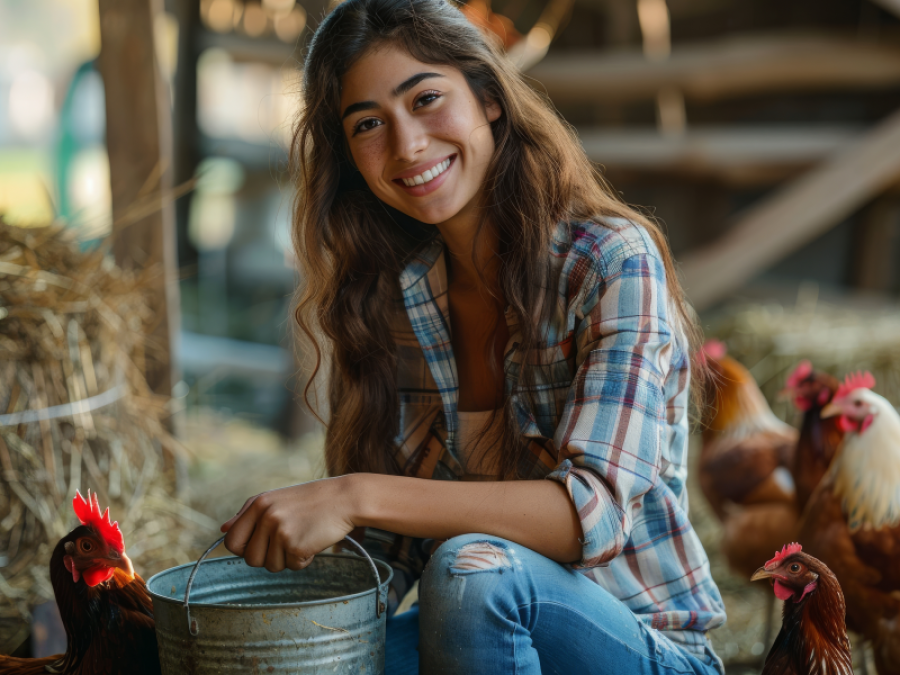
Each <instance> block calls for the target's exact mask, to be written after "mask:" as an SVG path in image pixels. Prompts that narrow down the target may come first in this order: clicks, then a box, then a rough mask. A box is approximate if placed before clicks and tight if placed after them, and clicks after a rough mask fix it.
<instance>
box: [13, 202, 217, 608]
mask: <svg viewBox="0 0 900 675" xmlns="http://www.w3.org/2000/svg"><path fill="white" fill-rule="evenodd" d="M158 273H159V271H158V270H152V269H151V270H147V271H144V272H140V273H132V272H126V271H123V270H120V269H118V268H117V267H116V266H115V265H114V264H113V262H112V260H111V258H110V256H108V255H106V249H105V247H100V248H97V249H94V250H92V251H87V252H85V251H81V250H80V249H79V247H78V245H77V243H76V242H74V241H72V239H71V237H70V236H69V235H67V232H66V231H65V230H63V229H61V228H58V227H53V226H51V227H42V228H29V229H19V228H15V227H11V226H9V225H6V224H4V223H3V222H2V218H0V486H2V489H0V619H7V618H14V617H19V618H27V617H28V613H29V608H30V607H31V606H33V605H34V604H37V603H40V602H44V601H46V600H52V599H53V590H52V587H51V585H50V581H49V571H48V563H49V560H50V554H51V552H52V549H53V547H54V546H55V545H56V543H57V542H58V541H59V539H60V538H61V537H62V536H64V535H65V534H66V533H67V532H69V531H70V530H71V529H72V528H73V527H74V526H75V525H77V520H76V519H75V516H74V513H73V511H72V506H71V500H72V497H73V495H74V493H75V490H76V489H79V490H81V492H82V494H86V490H87V489H88V488H90V489H91V490H93V491H95V492H97V493H98V494H99V497H100V502H101V504H104V505H107V504H108V505H109V506H110V513H111V514H112V515H113V517H114V518H115V519H117V520H118V521H119V524H120V526H121V528H122V531H123V533H124V535H125V542H126V546H127V550H128V552H129V555H130V556H131V557H132V559H133V561H134V564H135V568H136V570H137V571H138V572H139V573H140V574H141V575H142V576H144V577H145V578H146V577H147V576H149V575H150V574H152V573H155V572H156V571H159V570H160V569H164V568H166V567H170V566H172V565H176V564H182V563H185V562H188V561H190V560H192V559H193V558H194V556H195V555H196V550H197V548H198V545H197V544H198V541H197V538H198V536H199V537H201V538H208V536H209V530H210V529H211V528H213V529H214V528H215V526H216V524H215V523H213V522H211V521H210V520H209V519H208V518H206V517H205V516H202V515H200V514H198V513H196V512H194V511H192V510H191V509H190V508H188V506H187V504H186V503H185V502H184V501H182V500H179V499H178V498H176V496H175V495H176V492H177V477H176V464H177V462H176V458H177V457H178V456H179V455H180V453H183V452H184V450H183V448H182V447H181V446H180V444H179V443H178V442H177V441H176V440H175V439H174V438H172V436H171V435H170V434H169V433H168V432H167V430H166V427H165V420H166V418H167V417H168V414H169V413H168V410H167V405H168V401H167V399H165V398H164V397H159V396H156V395H154V394H153V393H152V392H151V391H150V389H149V388H148V386H147V384H146V382H145V380H144V378H143V375H142V372H143V369H144V366H145V365H146V364H147V363H148V362H149V361H150V360H152V359H154V358H155V357H156V356H157V354H158V351H157V347H156V345H154V344H153V343H152V342H150V341H149V340H148V338H147V335H148V334H149V333H150V331H151V329H152V327H153V324H154V321H155V317H154V316H153V314H152V312H151V310H150V307H151V304H150V302H149V301H150V298H149V297H148V289H149V288H150V286H149V283H148V282H149V280H150V279H151V277H152V275H154V274H158ZM73 404H76V405H73ZM38 411H43V413H41V412H38Z"/></svg>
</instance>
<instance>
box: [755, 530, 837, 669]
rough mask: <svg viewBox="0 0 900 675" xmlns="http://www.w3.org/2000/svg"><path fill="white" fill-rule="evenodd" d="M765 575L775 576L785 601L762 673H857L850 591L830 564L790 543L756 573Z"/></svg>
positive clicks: (778, 594) (775, 586) (772, 578)
mask: <svg viewBox="0 0 900 675" xmlns="http://www.w3.org/2000/svg"><path fill="white" fill-rule="evenodd" d="M759 579H768V580H770V581H771V582H772V589H773V591H774V592H775V597H777V598H778V599H779V600H782V601H784V607H783V610H782V624H781V632H780V633H778V637H777V638H775V643H774V644H773V645H772V649H770V650H769V655H768V656H766V663H765V666H763V671H762V675H853V665H852V658H851V653H850V640H848V639H847V628H846V625H845V622H844V614H845V610H844V594H843V593H842V592H841V585H840V584H839V583H838V580H837V578H836V577H835V576H834V574H833V573H832V572H831V570H830V569H828V566H827V565H825V564H824V563H823V562H822V561H821V560H817V559H816V558H813V557H812V556H811V555H808V554H806V553H803V547H802V546H800V544H789V545H788V546H785V547H784V548H782V549H781V551H780V552H776V553H775V557H774V558H772V559H771V560H770V561H768V562H767V563H766V564H765V566H764V567H760V568H759V569H758V570H757V571H756V572H755V573H754V575H753V576H752V577H751V581H758V580H759Z"/></svg>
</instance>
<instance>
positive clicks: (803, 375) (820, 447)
mask: <svg viewBox="0 0 900 675" xmlns="http://www.w3.org/2000/svg"><path fill="white" fill-rule="evenodd" d="M839 386H840V382H839V381H838V380H837V379H836V378H834V377H832V376H831V375H829V374H828V373H823V372H820V371H816V370H813V367H812V364H811V363H810V362H809V361H802V362H801V363H799V364H798V365H797V367H796V368H795V369H794V371H793V372H792V373H791V374H790V376H788V379H787V382H786V383H785V387H784V390H783V391H782V393H783V394H785V395H787V396H789V397H790V398H791V400H792V401H793V402H794V406H795V407H796V408H797V409H798V410H799V411H800V412H801V413H803V422H802V424H801V426H800V439H799V440H798V441H797V450H796V452H795V454H794V464H793V466H792V468H791V474H792V475H793V477H794V485H795V486H796V488H797V509H798V510H799V511H800V513H803V509H804V508H806V504H807V503H808V502H809V497H810V495H811V494H812V492H813V490H815V489H816V486H817V485H818V484H819V482H820V481H821V480H822V477H823V476H824V475H825V472H826V471H827V470H828V467H829V465H830V464H831V460H832V459H833V458H834V454H835V452H836V451H837V449H838V446H839V445H840V443H841V440H843V438H844V432H843V431H842V430H841V429H840V427H839V426H838V420H837V418H834V417H829V418H826V419H823V418H822V417H821V412H822V409H823V408H824V407H825V406H826V405H828V404H829V403H830V402H831V399H832V397H833V396H834V393H835V392H836V391H837V390H838V387H839Z"/></svg>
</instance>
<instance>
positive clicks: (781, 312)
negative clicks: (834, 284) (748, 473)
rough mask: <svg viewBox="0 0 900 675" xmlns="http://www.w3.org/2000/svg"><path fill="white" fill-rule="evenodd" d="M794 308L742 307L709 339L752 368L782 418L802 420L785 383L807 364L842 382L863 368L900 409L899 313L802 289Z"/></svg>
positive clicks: (721, 319) (725, 316) (720, 320)
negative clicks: (783, 395) (785, 397)
mask: <svg viewBox="0 0 900 675" xmlns="http://www.w3.org/2000/svg"><path fill="white" fill-rule="evenodd" d="M803 291H804V292H802V293H801V295H800V297H799V298H798V301H797V302H796V303H795V304H793V305H783V304H780V303H775V302H771V303H736V304H734V305H732V306H730V307H728V308H726V309H725V310H724V311H723V312H722V313H721V314H720V315H719V316H718V317H717V319H716V320H715V321H714V322H713V326H712V327H711V330H709V331H708V334H709V335H711V336H714V337H717V338H719V339H720V340H723V341H724V342H725V343H726V344H727V345H728V352H729V354H730V355H731V356H733V357H734V358H736V359H737V360H738V361H740V362H741V363H743V364H744V365H745V366H747V367H748V368H749V369H750V372H751V373H752V375H753V377H754V378H755V379H756V381H757V382H758V383H759V386H760V388H761V389H762V391H763V393H764V394H765V395H766V398H767V399H768V400H769V403H770V404H771V406H772V409H773V410H774V411H775V413H776V414H777V415H779V416H780V417H781V418H782V419H786V420H787V421H789V422H793V421H796V413H795V411H794V410H793V407H792V405H791V404H790V402H789V401H782V400H779V398H778V392H779V391H780V390H781V388H782V387H784V383H785V379H786V378H787V375H788V374H789V373H790V372H791V370H792V369H793V368H794V367H795V366H796V365H797V364H798V363H799V362H800V361H802V360H803V359H809V360H810V361H812V364H813V366H815V368H816V369H818V370H824V371H826V372H829V373H831V374H832V375H834V376H835V377H838V378H841V379H843V377H844V375H846V374H847V373H850V372H855V371H857V370H868V371H871V373H872V374H873V375H874V376H875V379H876V381H877V385H876V387H875V390H876V391H877V392H878V393H879V394H881V395H883V396H885V397H886V398H887V399H888V400H890V401H891V402H892V403H894V404H895V405H897V404H898V403H900V313H898V312H897V311H896V310H895V308H894V307H889V306H887V305H873V304H872V303H868V304H864V303H863V302H861V301H860V302H857V303H853V304H850V303H846V304H845V303H841V304H838V303H834V302H823V301H821V300H819V299H818V293H817V290H816V289H815V287H809V288H805V289H803Z"/></svg>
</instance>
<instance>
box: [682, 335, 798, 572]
mask: <svg viewBox="0 0 900 675" xmlns="http://www.w3.org/2000/svg"><path fill="white" fill-rule="evenodd" d="M703 358H704V359H705V361H706V363H707V365H708V367H709V369H710V371H711V378H710V382H709V384H708V386H707V388H706V391H705V392H704V393H705V404H706V405H705V414H704V420H703V421H704V428H703V443H702V447H701V450H700V464H699V472H698V474H699V480H700V487H701V488H702V490H703V494H704V495H705V496H706V498H707V500H708V501H709V503H710V505H711V506H712V508H713V510H714V511H715V512H716V515H718V516H719V518H720V519H721V520H722V523H723V526H724V532H723V537H722V549H723V552H724V553H725V556H726V558H727V559H728V562H729V565H730V566H731V567H732V569H734V570H735V571H736V572H737V573H738V574H741V575H742V576H744V577H745V578H746V577H749V576H750V575H751V574H752V573H753V570H754V569H755V568H756V566H755V564H752V563H753V561H755V560H761V559H762V558H763V557H764V556H766V555H767V554H768V552H769V551H771V550H772V549H773V548H777V547H778V546H779V545H780V544H781V543H782V542H784V541H789V540H791V539H792V538H793V537H794V536H795V534H796V526H797V520H798V511H797V506H796V496H795V493H794V484H793V479H792V478H791V474H790V471H789V468H788V467H790V466H791V465H792V463H793V453H794V449H795V446H796V443H797V430H796V429H794V428H793V427H791V426H789V425H787V424H785V423H784V422H782V421H781V420H779V419H778V418H777V417H775V415H774V413H773V412H772V410H771V409H770V408H769V405H768V403H766V399H765V398H764V397H763V394H762V392H761V391H760V390H759V387H758V386H757V385H756V382H755V381H754V380H753V376H752V375H751V374H750V372H749V371H748V370H747V369H746V368H744V367H743V366H742V365H741V364H740V363H738V362H737V361H735V360H734V359H732V358H730V357H729V356H728V355H727V354H726V350H725V345H723V344H722V343H721V342H717V341H710V342H707V343H706V345H705V346H704V348H703Z"/></svg>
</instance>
